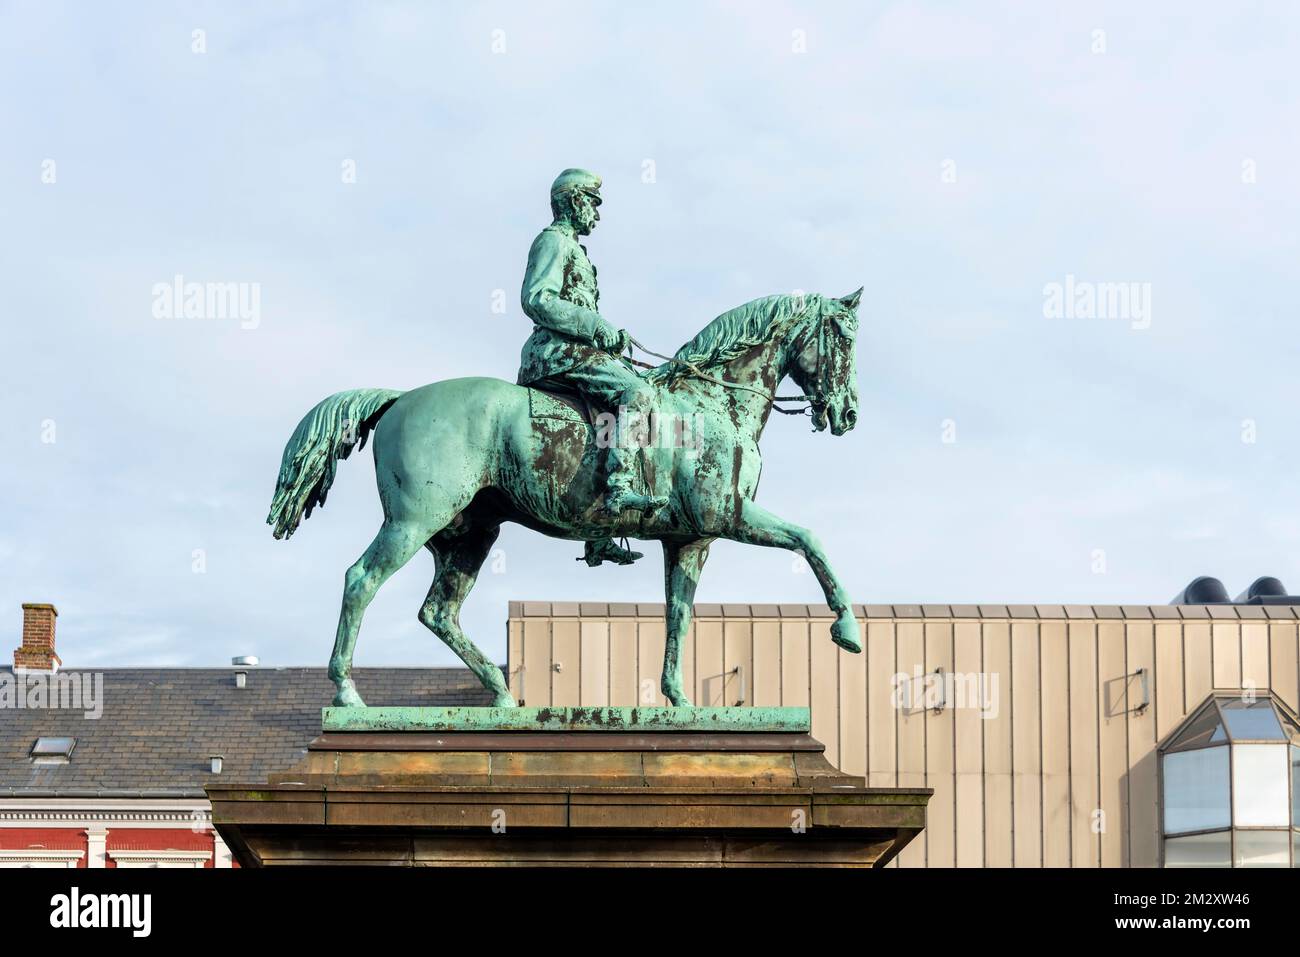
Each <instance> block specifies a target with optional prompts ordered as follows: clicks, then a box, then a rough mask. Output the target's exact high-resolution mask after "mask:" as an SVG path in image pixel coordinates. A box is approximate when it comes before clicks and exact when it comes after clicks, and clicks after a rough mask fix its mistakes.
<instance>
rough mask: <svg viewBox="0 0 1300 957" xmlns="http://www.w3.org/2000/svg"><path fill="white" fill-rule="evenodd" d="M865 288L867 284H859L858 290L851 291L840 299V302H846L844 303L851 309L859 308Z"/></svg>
mask: <svg viewBox="0 0 1300 957" xmlns="http://www.w3.org/2000/svg"><path fill="white" fill-rule="evenodd" d="M865 288H866V287H865V286H859V287H858V291H857V292H851V293H849V294H848V295H847V296H844V297H843V298H842V299H840V302H842V303H844V305H845V306H847V307H848V308H849V309H856V308H858V303H860V302H861V301H862V290H863V289H865Z"/></svg>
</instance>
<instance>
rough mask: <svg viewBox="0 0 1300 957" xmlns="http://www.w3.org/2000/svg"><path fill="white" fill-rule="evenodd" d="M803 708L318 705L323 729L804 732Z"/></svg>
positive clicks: (806, 717) (807, 721)
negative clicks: (369, 706) (338, 706)
mask: <svg viewBox="0 0 1300 957" xmlns="http://www.w3.org/2000/svg"><path fill="white" fill-rule="evenodd" d="M811 727H812V724H811V720H810V717H809V711H808V709H807V708H694V707H691V708H368V707H361V708H356V707H345V708H322V709H321V730H323V731H760V732H763V731H766V732H793V733H807V732H808V731H809V730H810V729H811Z"/></svg>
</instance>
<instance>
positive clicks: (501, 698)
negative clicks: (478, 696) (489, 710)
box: [492, 691, 519, 708]
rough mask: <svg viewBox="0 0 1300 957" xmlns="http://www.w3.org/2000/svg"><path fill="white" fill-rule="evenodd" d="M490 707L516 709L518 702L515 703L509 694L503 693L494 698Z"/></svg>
mask: <svg viewBox="0 0 1300 957" xmlns="http://www.w3.org/2000/svg"><path fill="white" fill-rule="evenodd" d="M492 707H494V708H517V707H519V702H517V701H516V700H515V699H514V696H513V695H511V694H510V693H509V692H506V691H503V692H501V694H499V695H497V696H496V697H495V698H493V699H492Z"/></svg>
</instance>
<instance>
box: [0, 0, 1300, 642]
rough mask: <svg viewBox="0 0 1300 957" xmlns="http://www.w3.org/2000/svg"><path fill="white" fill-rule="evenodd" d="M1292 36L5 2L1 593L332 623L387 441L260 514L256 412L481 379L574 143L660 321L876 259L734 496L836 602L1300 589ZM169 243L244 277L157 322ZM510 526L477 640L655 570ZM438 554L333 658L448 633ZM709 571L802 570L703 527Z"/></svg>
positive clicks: (1297, 158)
mask: <svg viewBox="0 0 1300 957" xmlns="http://www.w3.org/2000/svg"><path fill="white" fill-rule="evenodd" d="M1298 44H1300V9H1297V8H1296V7H1294V6H1292V5H1287V4H1263V3H1261V4H1253V3H1241V4H1227V5H1225V4H1221V3H1189V2H1168V3H1144V4H1141V5H1135V4H1132V3H1122V2H1121V3H1067V4H1061V5H1050V6H1048V5H1036V4H1023V3H996V2H990V3H980V4H966V5H956V4H949V3H911V2H905V3H864V2H853V3H842V4H836V3H815V4H814V3H808V4H782V3H775V2H763V3H744V4H741V3H735V4H710V3H698V2H692V3H657V4H654V5H652V6H648V7H641V6H634V5H631V4H615V3H611V2H606V3H581V2H566V3H563V4H560V3H551V2H530V3H508V4H507V3H474V4H469V3H444V4H437V5H433V4H396V3H378V2H376V3H360V2H355V3H341V2H326V3H283V2H280V3H277V2H271V3H257V4H254V3H238V4H236V3H215V2H214V3H185V2H171V3H124V2H117V3H68V4H63V3H57V2H46V0H42V2H19V3H9V2H3V3H0V131H2V133H3V135H2V136H0V217H2V221H3V223H4V229H3V230H0V288H2V289H3V299H2V300H0V302H3V315H2V316H0V402H3V409H4V413H5V414H4V415H3V416H0V634H5V635H8V636H9V640H10V643H11V644H12V645H15V646H16V645H17V643H18V640H19V635H20V622H21V611H20V609H19V606H20V604H21V603H22V602H25V601H41V602H52V603H54V604H55V605H57V607H58V609H59V612H60V616H59V620H58V627H59V651H60V654H61V656H62V658H63V660H64V663H65V665H67V666H78V667H95V666H99V667H109V666H133V665H139V666H144V665H152V666H182V665H195V666H197V665H220V664H227V663H228V662H229V659H230V658H231V657H232V656H234V655H245V654H252V655H258V656H259V657H260V658H261V660H262V662H263V664H266V665H323V664H324V663H325V662H326V660H327V657H328V655H329V650H330V647H331V645H332V642H333V635H334V629H335V622H336V619H337V615H338V606H339V599H340V595H341V588H342V583H343V573H344V570H345V569H346V568H347V567H348V565H350V564H351V563H352V562H353V561H354V560H355V559H356V558H357V556H358V555H359V554H360V553H361V551H362V550H363V549H364V547H365V546H366V545H367V544H368V543H369V541H370V539H371V538H372V537H373V535H374V532H375V530H376V529H377V527H378V524H379V519H380V511H379V504H378V499H377V496H376V494H375V486H374V470H373V465H372V462H371V458H370V454H369V451H368V450H367V452H366V453H365V454H362V455H359V456H353V457H352V458H351V459H349V460H348V461H346V462H344V463H341V465H340V468H339V474H338V478H337V480H336V482H335V484H334V487H333V489H332V490H331V492H330V496H329V501H328V504H327V505H326V507H325V508H324V509H323V510H322V511H318V512H316V513H315V514H314V515H313V516H312V518H311V519H310V520H309V521H308V522H306V523H305V524H304V525H303V527H302V528H301V529H300V530H299V531H298V532H297V534H296V535H295V536H294V537H293V539H292V540H290V541H288V542H282V541H275V540H273V538H272V537H271V533H270V529H269V528H268V527H267V526H266V525H265V524H264V521H265V517H266V511H267V506H268V504H269V502H270V498H271V493H272V491H273V489H274V485H275V478H276V473H277V470H278V468H279V460H280V454H281V450H282V449H283V446H284V443H285V441H286V440H287V439H288V438H289V436H290V434H291V433H292V431H293V429H294V427H295V426H296V424H297V423H298V421H299V419H300V418H301V417H302V416H303V415H304V414H305V413H306V412H307V410H309V409H310V408H311V407H312V406H313V405H315V404H316V403H317V402H318V401H319V400H320V399H322V398H324V397H325V396H327V395H329V394H331V393H333V392H337V391H340V390H343V389H348V388H357V387H385V388H393V389H410V388H414V387H417V386H419V385H422V384H424V383H427V382H431V381H434V380H438V379H443V378H453V377H457V376H464V375H488V376H498V377H501V378H504V379H508V380H513V379H514V376H515V373H516V370H517V367H518V361H519V349H520V346H521V345H522V344H523V341H524V340H525V339H526V338H527V336H528V334H529V332H530V331H531V326H530V323H529V322H528V320H527V319H526V318H525V317H524V316H523V314H522V312H521V310H520V308H519V305H518V290H519V286H520V282H521V280H522V275H523V268H524V263H525V260H526V255H527V250H528V246H529V243H530V242H531V240H532V238H533V236H534V235H535V234H536V233H537V231H538V230H540V229H541V228H542V227H544V226H545V225H547V223H548V222H549V218H550V217H549V210H548V203H547V190H548V186H549V184H550V182H551V180H552V178H554V176H555V175H556V173H558V172H559V171H560V170H561V169H563V168H565V167H570V166H580V167H586V168H588V169H592V170H594V171H596V172H598V173H599V174H600V175H601V176H603V177H604V181H605V188H604V205H603V206H602V207H601V214H602V219H601V222H600V225H599V228H598V229H597V231H596V232H595V233H594V234H593V235H592V236H591V237H590V238H589V241H588V242H587V247H588V250H589V252H590V255H591V258H592V260H593V262H594V263H595V264H596V266H597V268H598V270H599V278H600V291H601V308H602V312H603V314H604V315H605V317H606V318H607V319H608V320H609V321H610V322H611V323H613V324H614V325H615V326H617V327H620V328H627V329H629V330H630V331H631V332H632V334H633V335H634V336H635V337H636V338H638V339H639V340H640V341H642V342H644V343H646V344H647V345H649V346H650V347H651V348H653V349H655V350H656V351H660V352H668V351H671V350H674V349H676V347H677V346H678V345H680V344H681V343H682V342H684V341H686V340H687V339H689V338H690V337H691V336H692V335H693V334H694V333H695V332H696V331H697V330H698V329H699V328H700V327H701V326H703V325H704V324H705V323H706V322H707V321H708V320H709V319H711V318H712V317H713V316H715V315H717V314H718V313H720V312H722V311H724V310H726V309H729V308H731V307H732V306H735V305H738V304H740V303H742V302H746V301H748V300H750V299H754V298H756V297H759V296H763V295H769V294H772V293H777V292H787V291H790V290H795V289H803V290H808V291H813V292H821V293H826V294H830V295H842V294H844V293H847V292H850V291H852V290H854V289H856V288H858V287H859V286H865V291H864V293H863V298H862V305H861V307H860V309H859V317H860V319H861V329H860V333H859V338H858V366H859V376H860V379H859V394H860V409H859V424H858V426H857V428H856V429H855V430H854V431H852V432H850V433H848V434H847V435H845V436H843V437H839V438H836V437H832V436H831V435H830V433H829V432H825V433H820V434H812V433H811V432H810V431H809V429H808V427H807V424H806V422H801V421H800V420H797V419H787V418H784V417H782V418H779V419H778V420H776V421H773V422H772V423H771V424H770V425H769V427H768V429H767V431H766V433H765V435H764V439H763V451H764V454H765V460H764V462H765V464H764V470H763V483H762V486H761V488H760V491H759V496H758V498H759V502H760V503H761V504H763V505H764V507H766V508H767V509H768V510H770V511H773V512H775V513H777V514H778V515H781V516H784V517H786V518H788V519H790V520H791V521H794V522H796V523H798V524H800V525H803V526H806V527H808V528H811V529H813V530H814V531H815V532H817V534H818V535H819V537H820V538H821V540H822V541H823V543H824V545H825V547H826V550H827V553H828V554H829V556H830V558H831V561H832V562H833V564H834V565H835V567H836V569H837V570H838V571H839V573H840V575H841V577H842V579H843V580H844V582H845V583H846V585H847V586H848V588H849V591H850V593H851V596H852V598H853V600H854V601H857V602H870V603H904V602H933V603H968V602H969V603H1008V602H1014V603H1050V604H1056V603H1093V604H1120V603H1132V604H1146V603H1162V602H1166V601H1168V600H1170V599H1171V598H1172V597H1173V596H1174V595H1175V593H1177V592H1178V591H1179V590H1180V589H1181V588H1182V587H1183V586H1184V585H1186V584H1187V582H1189V581H1190V580H1191V579H1192V578H1193V577H1195V576H1197V575H1203V574H1209V575H1214V576H1216V577H1219V578H1221V579H1223V581H1224V582H1225V584H1226V585H1227V587H1228V589H1229V591H1230V593H1231V594H1233V595H1235V594H1237V593H1238V592H1240V591H1242V590H1244V589H1245V588H1246V586H1247V585H1248V584H1249V583H1250V582H1251V581H1252V580H1253V579H1255V578H1256V577H1258V576H1261V575H1275V576H1277V577H1279V578H1281V579H1282V581H1283V582H1284V583H1286V584H1288V585H1290V586H1291V590H1292V591H1300V548H1297V546H1298V545H1300V501H1298V500H1297V495H1296V490H1295V481H1294V476H1295V475H1296V472H1297V466H1300V452H1297V443H1296V441H1295V439H1296V429H1297V426H1296V398H1297V387H1296V385H1295V381H1294V377H1295V370H1296V367H1297V363H1296V351H1297V349H1296V345H1295V343H1296V339H1295V336H1294V332H1293V326H1292V325H1291V324H1292V323H1294V322H1295V319H1296V302H1297V289H1296V281H1295V280H1296V264H1297V262H1300V255H1298V254H1300V249H1297V228H1298V227H1297V224H1298V223H1300V126H1298V125H1297V123H1296V118H1297V110H1296V104H1297V94H1298V93H1300V89H1298V88H1297V87H1298V86H1300V79H1298V78H1297V74H1296V71H1295V58H1296V51H1297V50H1298V49H1300V46H1298ZM176 276H181V277H183V279H184V281H187V282H203V283H226V282H231V283H239V284H242V285H241V286H240V287H239V288H240V289H243V290H245V291H247V292H248V294H249V295H252V292H253V291H255V292H256V295H257V300H256V305H257V308H256V310H251V309H250V311H249V312H247V313H244V314H242V315H240V314H236V315H233V316H226V317H222V316H204V317H190V318H186V317H185V315H184V314H183V311H182V312H181V313H180V314H176V313H175V312H173V313H172V314H170V315H169V314H168V309H167V304H166V302H165V296H164V295H163V294H162V293H161V292H160V291H159V289H160V287H162V288H165V287H167V286H168V285H169V284H171V283H172V282H173V281H174V279H175V277H176ZM1103 284H1111V285H1103ZM1114 284H1123V287H1122V288H1123V289H1124V290H1125V291H1126V292H1128V293H1131V295H1130V296H1129V298H1128V299H1127V301H1119V300H1111V301H1106V300H1105V297H1104V296H1103V297H1102V301H1103V304H1104V305H1105V308H1101V309H1094V310H1091V314H1090V310H1089V309H1087V307H1086V302H1087V298H1088V297H1089V296H1091V295H1092V293H1093V292H1097V291H1102V292H1104V291H1105V290H1106V289H1107V288H1109V289H1112V290H1115V289H1119V288H1121V287H1120V286H1118V285H1114ZM1130 284H1131V285H1130ZM1054 297H1055V302H1056V307H1054V306H1053V299H1054ZM1063 297H1064V298H1065V299H1066V300H1067V301H1068V306H1069V308H1065V307H1060V306H1061V303H1062V298H1063ZM249 302H250V304H251V302H252V301H251V300H249ZM1057 307H1060V308H1057ZM786 391H790V390H789V389H788V388H787V389H786ZM497 548H498V552H497V554H496V555H494V559H493V561H492V563H491V567H490V568H489V569H485V571H484V573H483V575H482V576H481V578H480V580H479V583H478V586H477V588H476V589H475V591H474V592H473V594H472V595H471V596H470V599H469V602H468V604H467V605H466V608H465V611H464V613H463V615H462V622H463V624H464V625H465V627H466V630H467V631H468V633H469V634H470V636H471V637H472V638H474V639H475V640H476V641H477V642H478V643H479V644H480V645H481V646H482V647H483V648H484V649H485V651H486V652H487V653H488V654H489V655H490V656H492V657H493V658H494V659H495V660H497V661H502V662H504V660H505V628H506V626H505V622H506V615H507V602H508V601H510V600H546V601H570V600H587V601H639V602H657V601H662V600H663V595H662V587H663V586H662V563H661V561H660V558H659V555H658V551H659V549H658V546H657V545H656V544H655V543H647V544H646V547H645V550H646V552H647V555H646V558H645V559H643V560H642V561H641V562H639V563H637V564H636V565H634V566H631V567H625V568H624V567H615V566H610V565H606V566H603V567H602V568H600V569H595V570H593V569H588V568H587V567H586V566H585V565H583V564H581V563H579V562H575V561H574V559H575V558H576V557H577V556H579V555H580V554H581V546H580V545H579V544H577V543H572V542H565V541H557V540H551V539H546V538H543V537H541V536H538V535H536V534H535V533H532V532H528V531H526V530H524V529H521V528H518V527H513V526H510V527H507V528H506V529H505V530H504V532H503V534H502V536H501V538H500V539H499V541H498V546H497ZM432 574H433V560H432V557H431V556H429V555H428V554H427V553H421V554H420V555H418V556H417V557H416V558H415V559H413V560H412V561H411V563H410V564H409V565H408V566H407V567H405V568H404V569H402V571H400V572H399V573H398V574H397V575H395V576H394V577H393V579H391V580H390V581H389V582H388V584H387V585H385V586H384V588H383V589H381V591H380V592H379V594H378V596H377V597H376V599H375V600H374V602H373V604H372V605H371V606H370V609H369V611H368V613H367V615H366V618H365V621H364V624H363V625H362V629H361V636H360V641H359V643H358V646H357V656H356V662H357V664H358V665H399V664H400V665H450V664H455V663H456V662H455V659H454V657H453V656H452V655H451V653H450V652H449V651H448V650H447V649H446V648H445V647H444V646H443V645H442V643H441V642H440V641H438V639H437V638H436V637H435V636H433V635H432V634H431V633H430V632H428V631H427V630H426V629H425V628H424V627H423V626H422V625H420V624H419V622H418V621H417V620H416V612H417V611H418V609H419V606H420V604H421V602H422V600H423V597H424V594H425V592H426V590H427V588H428V586H429V583H430V581H431V578H432ZM697 600H698V601H701V602H775V601H787V602H810V603H815V602H821V601H823V598H822V596H821V593H820V591H819V590H818V588H817V585H816V582H815V580H814V578H813V576H812V575H811V574H809V573H808V572H807V571H806V568H805V567H804V566H802V565H801V564H800V563H799V562H797V561H795V560H794V559H793V558H792V557H791V556H790V555H789V554H787V553H784V552H776V551H770V550H763V549H757V548H750V547H744V546H740V545H736V544H731V543H725V542H723V543H719V544H717V545H715V546H714V548H713V549H712V553H711V559H710V562H709V564H708V567H707V568H706V570H705V573H704V576H703V579H702V581H701V584H700V589H699V592H698V594H697ZM0 652H3V653H4V654H7V653H8V652H7V650H5V649H0Z"/></svg>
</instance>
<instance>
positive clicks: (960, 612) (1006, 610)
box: [510, 601, 1300, 621]
mask: <svg viewBox="0 0 1300 957" xmlns="http://www.w3.org/2000/svg"><path fill="white" fill-rule="evenodd" d="M633 609H635V610H633ZM853 612H854V614H856V615H857V616H858V617H859V618H990V619H1011V618H1028V619H1041V620H1056V619H1062V620H1064V619H1070V618H1099V619H1117V620H1123V619H1135V618H1136V619H1155V618H1159V619H1170V618H1172V619H1179V618H1184V619H1201V618H1214V619H1230V620H1233V621H1235V620H1237V619H1249V620H1255V619H1270V620H1276V621H1295V620H1296V619H1297V618H1300V605H854V606H853ZM663 616H664V606H663V605H661V604H636V605H629V604H618V603H613V604H608V605H606V604H604V603H601V602H582V603H581V604H578V603H577V602H559V601H557V602H547V601H512V602H511V603H510V617H511V618H622V617H636V618H662V617H663ZM694 616H695V617H696V618H834V617H835V614H834V612H832V611H831V610H830V608H829V607H828V606H827V605H801V604H794V605H789V604H782V605H771V604H762V605H735V604H728V605H716V604H714V605H711V604H699V605H696V606H695V612H694Z"/></svg>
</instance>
